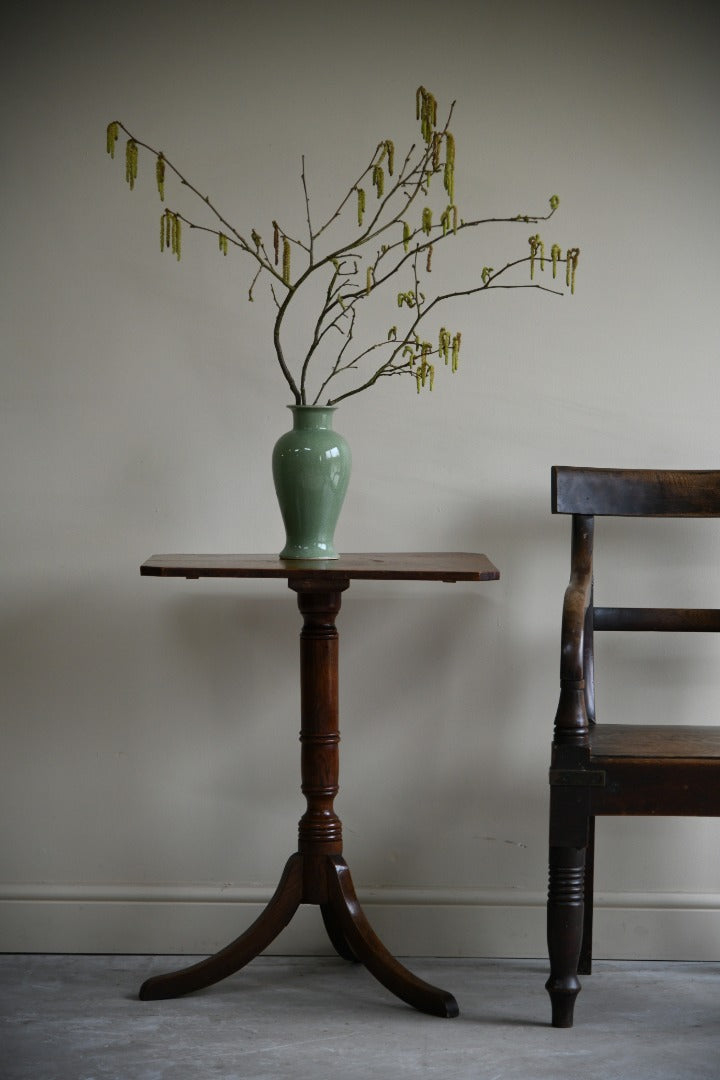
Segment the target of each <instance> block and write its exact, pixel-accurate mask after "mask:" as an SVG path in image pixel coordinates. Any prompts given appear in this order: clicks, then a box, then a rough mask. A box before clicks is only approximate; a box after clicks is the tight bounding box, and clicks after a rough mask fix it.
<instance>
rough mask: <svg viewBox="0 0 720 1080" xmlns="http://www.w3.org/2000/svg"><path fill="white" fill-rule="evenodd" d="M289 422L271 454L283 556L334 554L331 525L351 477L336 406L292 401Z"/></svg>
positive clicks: (325, 557)
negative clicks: (335, 428) (337, 427)
mask: <svg viewBox="0 0 720 1080" xmlns="http://www.w3.org/2000/svg"><path fill="white" fill-rule="evenodd" d="M289 408H290V411H291V412H292V415H293V426H292V429H291V430H290V431H287V432H286V433H285V434H284V435H281V436H280V438H279V439H278V441H277V442H276V444H275V447H274V449H273V455H272V469H273V480H274V481H275V491H276V493H277V497H278V502H279V504H280V513H281V514H282V518H283V522H284V525H285V534H286V542H285V547H284V548H283V550H282V551H281V552H280V558H281V559H337V557H338V554H337V551H336V550H335V541H334V536H335V526H336V525H337V520H338V517H339V516H340V509H341V507H342V504H343V500H344V498H345V492H346V491H347V486H348V481H349V479H350V464H351V457H350V447H349V446H348V444H347V442H346V441H345V439H344V438H343V437H342V435H338V433H337V432H336V431H333V428H332V423H333V413H334V412H335V409H334V408H333V407H332V406H326V405H290V406H289Z"/></svg>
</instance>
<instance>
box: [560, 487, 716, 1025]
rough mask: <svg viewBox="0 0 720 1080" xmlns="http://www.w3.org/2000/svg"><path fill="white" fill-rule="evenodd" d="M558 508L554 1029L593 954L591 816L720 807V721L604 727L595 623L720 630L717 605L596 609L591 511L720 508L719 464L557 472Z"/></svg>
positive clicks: (570, 1006)
mask: <svg viewBox="0 0 720 1080" xmlns="http://www.w3.org/2000/svg"><path fill="white" fill-rule="evenodd" d="M552 510H553V513H555V514H572V550H571V573H570V583H569V585H568V587H567V590H566V592H565V601H564V606H563V616H562V639H561V660H560V701H559V704H558V709H557V715H556V717H555V734H554V740H553V747H552V759H551V769H550V877H549V889H548V911H547V923H548V951H549V954H550V978H549V979H548V981H547V983H546V988H547V990H548V992H549V994H550V999H551V1001H552V1023H553V1026H554V1027H572V1023H573V1010H574V1006H575V999H576V997H577V994H578V991H579V990H580V983H579V981H578V973H580V974H589V973H590V969H591V962H592V914H593V856H594V832H595V817H596V815H598V814H604V815H631V814H632V815H648V814H653V815H655V814H658V815H695V816H703V817H716V816H720V727H707V726H702V727H699V726H690V725H672V726H665V725H657V724H642V725H640V724H633V723H630V724H628V723H622V724H596V722H595V692H594V654H593V636H594V634H595V632H596V631H598V630H621V631H627V630H664V631H667V630H680V631H718V630H720V610H717V609H708V608H702V609H698V608H693V609H688V608H628V607H596V606H595V604H594V598H593V535H594V527H595V517H596V516H599V515H612V516H618V517H697V518H708V517H720V471H712V472H709V471H708V472H699V471H684V472H654V471H650V470H638V469H578V468H566V467H564V466H562V467H560V466H555V467H554V468H553V470H552Z"/></svg>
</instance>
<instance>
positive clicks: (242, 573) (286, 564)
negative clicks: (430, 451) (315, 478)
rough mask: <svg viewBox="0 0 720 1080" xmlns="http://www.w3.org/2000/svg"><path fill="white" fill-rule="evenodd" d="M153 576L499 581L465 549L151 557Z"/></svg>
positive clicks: (147, 569)
mask: <svg viewBox="0 0 720 1080" xmlns="http://www.w3.org/2000/svg"><path fill="white" fill-rule="evenodd" d="M140 573H141V574H143V575H145V576H150V577H185V578H199V577H222V578H287V579H288V580H289V581H293V580H296V579H299V578H321V577H327V576H328V575H329V576H336V577H340V578H346V579H347V580H348V581H362V580H364V581H447V582H454V581H495V580H497V578H499V577H500V573H499V571H498V569H497V567H495V566H493V564H492V563H491V562H490V560H489V559H488V557H487V556H486V555H478V554H475V553H471V552H465V551H437V552H376V553H372V554H362V555H341V556H340V558H339V559H308V560H305V559H292V560H284V559H279V558H278V557H277V555H153V556H152V557H151V558H149V559H148V560H147V562H144V563H143V565H142V566H141V567H140Z"/></svg>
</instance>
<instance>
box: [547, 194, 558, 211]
mask: <svg viewBox="0 0 720 1080" xmlns="http://www.w3.org/2000/svg"><path fill="white" fill-rule="evenodd" d="M549 202H550V209H551V210H557V208H558V206H559V205H560V196H559V195H551V196H550V199H549Z"/></svg>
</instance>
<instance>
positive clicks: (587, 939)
mask: <svg viewBox="0 0 720 1080" xmlns="http://www.w3.org/2000/svg"><path fill="white" fill-rule="evenodd" d="M594 878H595V818H594V817H591V818H589V819H588V846H587V851H586V853H585V897H584V914H583V936H582V946H581V948H580V962H579V964H578V973H579V974H580V975H590V974H591V973H592V947H593V901H594V893H595V885H594Z"/></svg>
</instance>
